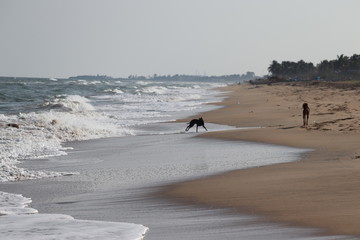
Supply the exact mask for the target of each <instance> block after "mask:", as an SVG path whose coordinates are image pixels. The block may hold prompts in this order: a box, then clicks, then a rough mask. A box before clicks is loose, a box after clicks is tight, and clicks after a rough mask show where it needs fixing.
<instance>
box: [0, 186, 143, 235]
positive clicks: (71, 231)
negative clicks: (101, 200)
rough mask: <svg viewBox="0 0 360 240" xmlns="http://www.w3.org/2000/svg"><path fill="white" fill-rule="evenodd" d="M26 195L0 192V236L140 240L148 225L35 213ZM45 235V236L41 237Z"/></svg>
mask: <svg viewBox="0 0 360 240" xmlns="http://www.w3.org/2000/svg"><path fill="white" fill-rule="evenodd" d="M31 202H32V201H31V199H30V198H26V197H23V196H22V195H20V194H11V193H6V192H1V191H0V219H1V225H0V238H1V239H2V240H10V239H11V240H16V239H19V240H20V239H21V240H22V239H30V240H32V239H58V240H61V239H64V240H65V239H84V240H85V239H107V240H112V239H114V240H115V239H123V240H140V239H143V238H144V235H145V233H146V232H147V231H148V228H147V227H145V226H143V225H140V224H134V223H121V222H100V221H89V220H77V219H74V218H73V217H71V216H69V215H62V214H38V211H37V210H36V209H34V208H30V207H29V204H30V203H31ZM45 236H46V237H45Z"/></svg>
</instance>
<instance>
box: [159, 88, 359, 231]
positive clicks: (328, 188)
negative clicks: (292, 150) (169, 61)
mask: <svg viewBox="0 0 360 240" xmlns="http://www.w3.org/2000/svg"><path fill="white" fill-rule="evenodd" d="M223 90H225V91H229V92H228V93H227V95H228V98H226V99H225V100H224V101H223V102H221V103H218V104H219V105H222V106H224V107H223V108H221V109H217V110H214V111H211V112H207V113H203V114H202V116H203V117H204V119H205V120H206V121H207V122H213V123H219V124H225V125H232V126H236V127H261V128H255V129H248V130H230V131H221V132H210V133H206V134H203V135H202V136H201V137H205V138H221V139H229V140H230V139H231V140H245V141H254V142H262V143H271V144H280V145H285V146H292V147H301V148H311V149H314V151H312V152H310V153H307V154H305V155H304V156H303V159H302V160H301V161H298V162H291V163H283V164H277V165H272V166H264V167H257V168H251V169H245V170H235V171H232V172H229V173H226V174H221V175H218V176H213V177H209V178H205V179H199V180H193V181H188V182H183V183H179V184H175V185H172V186H170V187H168V188H167V189H166V191H165V192H164V194H165V195H166V196H167V197H171V198H175V199H177V200H180V201H191V202H193V203H196V204H206V205H210V206H215V207H235V208H238V209H240V210H241V211H243V212H244V213H253V214H258V215H261V216H266V217H267V218H268V219H269V220H272V221H279V222H284V223H288V224H294V225H297V226H306V227H315V228H320V229H323V230H324V233H326V234H334V235H355V236H360V229H359V228H358V223H359V222H360V208H359V207H358V203H359V202H360V190H359V185H360V150H359V145H360V144H359V140H360V125H359V124H360V97H359V96H360V94H359V93H360V87H358V86H356V84H341V85H340V84H335V83H334V84H329V83H282V84H274V85H272V86H268V85H259V86H254V85H237V86H230V87H227V88H224V89H223ZM304 102H307V103H308V104H309V106H310V109H311V112H310V121H309V126H308V127H303V126H302V124H303V123H302V104H303V103H304ZM187 120H188V119H185V120H184V121H187ZM240 158H241V156H239V159H240Z"/></svg>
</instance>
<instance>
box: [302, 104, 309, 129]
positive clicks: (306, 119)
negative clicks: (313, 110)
mask: <svg viewBox="0 0 360 240" xmlns="http://www.w3.org/2000/svg"><path fill="white" fill-rule="evenodd" d="M309 115H310V108H309V106H308V104H307V103H304V104H303V121H304V127H305V126H307V125H308V124H309Z"/></svg>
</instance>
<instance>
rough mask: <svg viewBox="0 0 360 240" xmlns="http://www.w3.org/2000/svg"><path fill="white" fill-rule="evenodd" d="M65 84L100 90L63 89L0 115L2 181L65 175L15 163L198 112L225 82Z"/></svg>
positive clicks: (62, 151)
mask: <svg viewBox="0 0 360 240" xmlns="http://www.w3.org/2000/svg"><path fill="white" fill-rule="evenodd" d="M52 82H53V81H52ZM40 83H41V84H42V86H44V88H46V85H44V83H42V82H40ZM40 83H39V84H40ZM67 83H68V84H70V85H71V87H77V88H79V90H78V92H79V93H82V94H84V93H85V92H87V91H89V89H95V90H96V89H98V88H99V89H102V90H96V91H95V92H94V91H93V90H92V94H93V95H92V96H88V97H85V96H81V95H76V94H67V93H66V91H67V90H65V89H64V91H63V92H61V91H60V92H59V93H58V94H57V95H53V96H50V97H48V98H47V99H44V102H43V103H42V104H41V105H38V106H37V107H36V110H35V111H30V112H25V113H17V114H15V115H14V114H9V115H5V114H0V128H2V129H1V130H2V131H1V132H0V152H1V155H0V164H1V166H0V181H15V180H20V179H34V178H42V177H52V176H61V175H64V174H66V173H55V172H44V171H38V172H37V171H29V170H26V169H21V168H18V167H17V166H16V164H17V163H18V162H19V160H20V161H23V160H26V159H33V158H44V157H50V156H59V155H64V154H66V149H64V148H63V147H62V144H63V143H64V142H68V141H79V140H88V139H96V138H104V137H113V136H127V135H134V134H136V133H137V131H135V130H134V128H135V127H136V126H139V125H144V124H150V123H155V122H159V121H169V120H173V119H174V117H172V116H173V115H174V114H175V113H177V112H185V111H196V109H197V108H199V107H200V106H201V104H203V103H208V102H211V101H213V99H214V93H215V92H214V91H209V88H211V87H216V86H220V85H221V84H214V83H206V84H203V85H199V84H196V85H192V83H187V82H184V83H183V82H166V83H164V82H154V81H137V82H132V81H131V82H121V81H117V82H102V81H85V80H77V81H69V82H67ZM35 85H36V84H35ZM75 92H76V91H75ZM94 94H95V95H94ZM7 123H16V124H19V126H20V128H11V127H6V124H7Z"/></svg>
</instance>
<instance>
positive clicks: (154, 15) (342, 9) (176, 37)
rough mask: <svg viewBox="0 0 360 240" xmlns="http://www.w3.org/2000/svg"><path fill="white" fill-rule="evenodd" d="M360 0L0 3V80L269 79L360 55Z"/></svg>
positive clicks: (15, 0)
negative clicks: (278, 71) (275, 72)
mask: <svg viewBox="0 0 360 240" xmlns="http://www.w3.org/2000/svg"><path fill="white" fill-rule="evenodd" d="M359 9H360V1H358V0H0V76H16V77H50V78H52V77H53V78H64V77H70V76H76V75H96V74H100V75H108V76H112V77H127V76H129V75H139V76H140V75H142V76H151V75H153V74H157V75H173V74H189V75H194V74H196V75H204V74H205V75H229V74H243V73H246V72H247V71H252V72H255V73H256V74H257V75H259V76H261V75H265V74H267V73H268V71H267V68H268V67H269V65H270V63H271V62H272V60H277V61H279V62H281V61H299V60H304V61H306V62H313V63H314V64H317V63H319V62H321V60H324V59H329V60H330V59H336V58H337V55H340V54H345V55H347V56H351V55H353V54H360V30H359V23H360V14H359V13H358V11H359Z"/></svg>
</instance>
